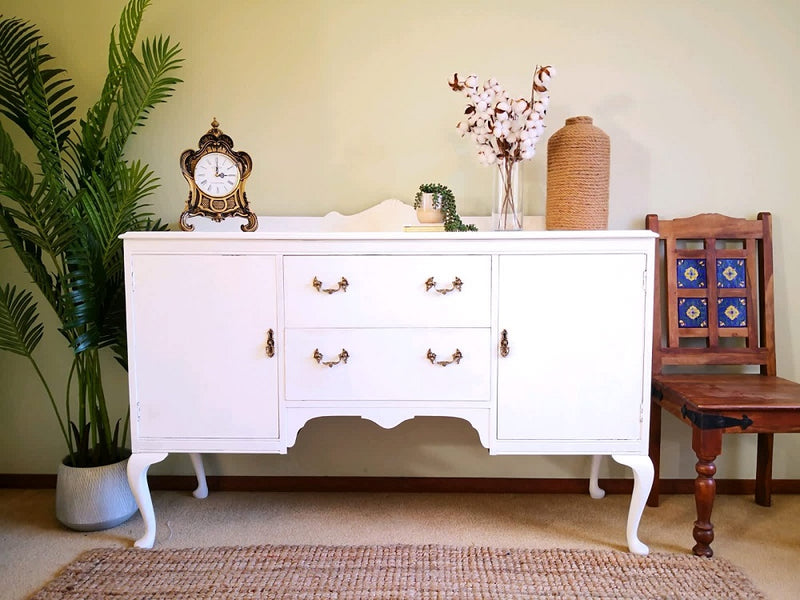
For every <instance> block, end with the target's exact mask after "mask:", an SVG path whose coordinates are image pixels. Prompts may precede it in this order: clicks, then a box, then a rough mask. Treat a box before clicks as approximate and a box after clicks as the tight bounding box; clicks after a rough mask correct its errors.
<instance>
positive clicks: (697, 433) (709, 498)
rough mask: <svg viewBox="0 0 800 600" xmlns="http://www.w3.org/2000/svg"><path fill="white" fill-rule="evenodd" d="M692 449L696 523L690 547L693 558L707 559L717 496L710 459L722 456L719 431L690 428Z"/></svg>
mask: <svg viewBox="0 0 800 600" xmlns="http://www.w3.org/2000/svg"><path fill="white" fill-rule="evenodd" d="M692 447H693V448H694V452H695V454H696V455H697V464H696V465H695V471H697V478H696V479H695V480H694V502H695V506H696V507H697V520H696V521H695V522H694V529H693V531H692V535H693V537H694V541H695V542H696V544H695V545H694V548H692V552H694V553H695V554H696V555H697V556H706V557H708V558H711V557H712V556H714V551H713V550H712V549H711V542H713V541H714V525H713V524H712V523H711V511H712V509H713V508H714V498H715V496H716V494H717V482H716V481H714V474H715V473H716V472H717V467H716V465H714V460H716V458H717V457H718V456H719V455H720V454H722V431H721V430H720V429H710V430H709V429H707V430H703V429H699V428H697V427H692Z"/></svg>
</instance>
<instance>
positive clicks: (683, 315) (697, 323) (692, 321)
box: [678, 298, 708, 328]
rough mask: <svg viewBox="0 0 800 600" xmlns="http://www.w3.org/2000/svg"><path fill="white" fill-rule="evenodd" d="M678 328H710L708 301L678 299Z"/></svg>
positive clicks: (702, 299) (703, 299) (704, 299)
mask: <svg viewBox="0 0 800 600" xmlns="http://www.w3.org/2000/svg"><path fill="white" fill-rule="evenodd" d="M678 327H682V328H687V327H708V299H707V298H678Z"/></svg>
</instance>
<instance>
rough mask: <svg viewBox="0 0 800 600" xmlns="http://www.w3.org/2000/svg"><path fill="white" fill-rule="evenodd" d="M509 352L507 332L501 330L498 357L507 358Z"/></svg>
mask: <svg viewBox="0 0 800 600" xmlns="http://www.w3.org/2000/svg"><path fill="white" fill-rule="evenodd" d="M509 351H510V348H509V346H508V332H507V331H506V330H505V329H503V331H501V332H500V356H502V357H503V358H505V357H506V356H508V353H509Z"/></svg>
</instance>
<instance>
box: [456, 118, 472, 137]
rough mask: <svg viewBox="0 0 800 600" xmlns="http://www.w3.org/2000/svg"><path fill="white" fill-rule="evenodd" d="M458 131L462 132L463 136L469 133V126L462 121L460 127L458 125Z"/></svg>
mask: <svg viewBox="0 0 800 600" xmlns="http://www.w3.org/2000/svg"><path fill="white" fill-rule="evenodd" d="M456 129H458V130H459V131H460V132H461V135H464V134H467V133H469V124H467V123H465V122H464V121H461V122H460V123H459V124H458V125H456Z"/></svg>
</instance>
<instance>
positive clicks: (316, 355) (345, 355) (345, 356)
mask: <svg viewBox="0 0 800 600" xmlns="http://www.w3.org/2000/svg"><path fill="white" fill-rule="evenodd" d="M348 358H350V354H349V353H348V352H347V350H345V349H344V348H342V351H341V352H340V353H339V360H328V361H324V360H322V352H320V351H319V348H315V349H314V360H316V361H317V362H318V363H320V364H321V365H325V366H326V367H330V368H333V365H338V364H339V363H345V364H347V359H348Z"/></svg>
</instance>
